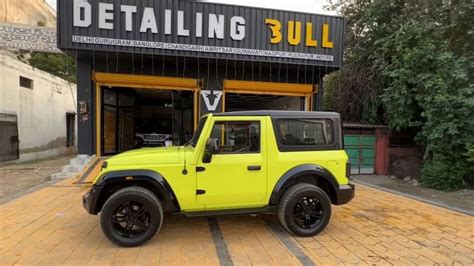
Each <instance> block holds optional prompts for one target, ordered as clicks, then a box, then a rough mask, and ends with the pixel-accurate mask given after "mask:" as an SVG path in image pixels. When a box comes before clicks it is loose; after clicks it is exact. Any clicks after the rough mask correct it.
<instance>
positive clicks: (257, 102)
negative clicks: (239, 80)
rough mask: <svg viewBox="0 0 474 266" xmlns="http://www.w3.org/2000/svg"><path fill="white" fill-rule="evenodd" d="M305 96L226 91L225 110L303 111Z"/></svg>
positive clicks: (304, 108)
mask: <svg viewBox="0 0 474 266" xmlns="http://www.w3.org/2000/svg"><path fill="white" fill-rule="evenodd" d="M306 99H307V98H306V97H301V96H279V95H267V94H242V93H226V94H225V103H226V107H225V109H226V112H233V111H249V110H251V111H252V110H291V111H305V110H307V109H306Z"/></svg>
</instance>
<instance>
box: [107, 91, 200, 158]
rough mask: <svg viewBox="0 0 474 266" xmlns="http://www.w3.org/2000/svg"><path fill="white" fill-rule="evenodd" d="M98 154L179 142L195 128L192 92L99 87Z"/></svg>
mask: <svg viewBox="0 0 474 266" xmlns="http://www.w3.org/2000/svg"><path fill="white" fill-rule="evenodd" d="M101 91H102V95H101V99H102V101H101V102H102V103H101V110H102V117H101V121H103V123H102V124H101V127H102V128H101V130H100V132H101V141H100V143H101V154H103V155H113V154H117V153H120V152H124V151H127V150H131V149H137V148H142V147H162V146H170V145H182V144H184V143H185V142H187V141H188V140H190V139H191V137H192V133H193V130H194V112H193V110H194V105H193V103H194V92H193V91H184V90H178V89H177V90H172V89H166V90H160V89H150V88H127V87H102V89H101Z"/></svg>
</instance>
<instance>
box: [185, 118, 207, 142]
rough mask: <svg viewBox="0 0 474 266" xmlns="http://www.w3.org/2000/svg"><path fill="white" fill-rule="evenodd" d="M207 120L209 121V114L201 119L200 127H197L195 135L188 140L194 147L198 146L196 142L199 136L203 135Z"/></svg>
mask: <svg viewBox="0 0 474 266" xmlns="http://www.w3.org/2000/svg"><path fill="white" fill-rule="evenodd" d="M206 121H207V116H205V117H203V118H201V120H199V124H198V127H197V129H196V131H195V132H194V135H193V137H192V138H191V140H190V141H189V142H188V144H189V145H191V146H193V147H194V146H196V144H197V142H198V140H199V136H200V135H201V132H202V129H203V128H204V125H205V124H206Z"/></svg>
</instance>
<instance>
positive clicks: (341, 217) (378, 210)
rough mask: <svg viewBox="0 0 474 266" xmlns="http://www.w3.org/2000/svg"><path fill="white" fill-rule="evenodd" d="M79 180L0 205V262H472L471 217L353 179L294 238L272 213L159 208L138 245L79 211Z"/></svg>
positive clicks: (473, 229) (473, 220)
mask: <svg viewBox="0 0 474 266" xmlns="http://www.w3.org/2000/svg"><path fill="white" fill-rule="evenodd" d="M86 190H87V188H86V187H81V186H77V185H73V184H71V181H69V180H68V181H64V182H61V183H57V184H55V185H53V186H51V187H47V188H44V189H42V190H39V191H37V192H34V193H31V194H28V195H25V196H23V197H21V198H19V199H16V200H14V201H11V202H8V203H5V204H3V205H1V206H0V213H1V216H0V228H1V231H0V264H1V265H8V264H13V263H20V264H32V263H42V264H48V265H50V264H60V263H61V264H62V263H67V264H90V265H98V264H100V265H103V264H143V265H150V264H187V265H204V264H212V265H218V264H222V265H231V264H235V265H237V264H279V265H300V264H304V265H313V264H319V265H321V264H338V263H339V264H341V263H343V264H397V265H399V264H403V265H410V264H413V265H415V264H416V265H419V264H423V265H429V264H437V263H440V264H465V265H467V264H474V217H472V216H468V215H465V214H460V213H456V212H453V211H449V210H446V209H442V208H439V207H435V206H431V205H428V204H425V203H422V202H418V201H415V200H412V199H408V198H404V197H401V196H397V195H393V194H389V193H387V192H383V191H378V190H375V189H372V188H368V187H364V186H362V185H359V186H357V195H356V198H355V199H354V200H353V201H352V202H351V203H350V204H349V205H346V206H342V207H334V212H333V217H332V220H331V222H330V224H329V226H328V227H327V229H326V230H325V231H324V232H323V233H321V234H320V235H318V236H316V237H313V238H295V237H292V236H290V235H289V234H288V233H286V232H285V231H283V230H282V228H281V227H280V226H279V224H278V222H277V220H276V217H274V216H272V215H259V216H257V217H251V216H243V217H218V218H217V219H214V218H184V217H178V216H168V217H165V224H164V226H163V228H162V231H161V233H160V234H159V235H158V236H157V237H156V238H154V239H153V240H152V241H151V242H149V243H148V244H146V245H144V246H143V247H140V248H117V247H116V246H114V245H112V244H111V243H110V242H109V241H108V240H107V239H105V238H104V236H103V235H102V232H101V230H100V227H99V219H98V217H96V216H90V215H88V214H86V213H85V211H84V210H83V209H82V206H81V196H82V194H83V193H85V191H86Z"/></svg>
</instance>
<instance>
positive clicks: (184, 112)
mask: <svg viewBox="0 0 474 266" xmlns="http://www.w3.org/2000/svg"><path fill="white" fill-rule="evenodd" d="M172 102H173V104H172V105H173V111H172V122H173V123H172V134H173V145H183V144H184V143H186V142H188V141H189V140H190V139H191V138H192V135H193V131H194V128H193V125H194V113H193V111H194V109H193V104H194V93H193V92H191V91H173V95H172Z"/></svg>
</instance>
